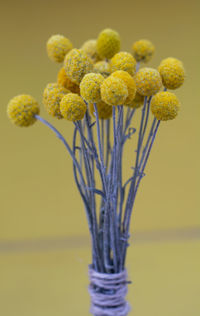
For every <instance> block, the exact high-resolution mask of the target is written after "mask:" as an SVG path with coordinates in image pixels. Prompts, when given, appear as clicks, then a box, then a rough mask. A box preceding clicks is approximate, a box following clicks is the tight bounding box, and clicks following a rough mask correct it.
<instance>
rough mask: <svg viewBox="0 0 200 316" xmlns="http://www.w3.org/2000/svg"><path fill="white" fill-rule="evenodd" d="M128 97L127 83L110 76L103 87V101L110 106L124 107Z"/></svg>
mask: <svg viewBox="0 0 200 316" xmlns="http://www.w3.org/2000/svg"><path fill="white" fill-rule="evenodd" d="M127 97H128V89H127V86H126V84H125V82H124V81H123V80H122V79H120V78H116V77H114V76H112V75H111V76H109V77H108V78H106V79H105V80H104V82H103V83H102V85H101V99H102V100H103V101H104V102H105V103H107V104H109V105H115V106H116V105H123V104H124V102H125V100H126V99H127Z"/></svg>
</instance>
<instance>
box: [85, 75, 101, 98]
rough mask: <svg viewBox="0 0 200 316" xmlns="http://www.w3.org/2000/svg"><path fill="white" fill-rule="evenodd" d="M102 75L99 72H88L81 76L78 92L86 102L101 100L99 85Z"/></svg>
mask: <svg viewBox="0 0 200 316" xmlns="http://www.w3.org/2000/svg"><path fill="white" fill-rule="evenodd" d="M103 81H104V77H103V76H102V75H101V74H95V73H90V74H87V75H85V76H84V77H83V80H82V81H81V83H80V93H81V96H82V98H83V99H84V100H85V101H87V102H89V103H90V102H95V103H96V102H99V101H100V100H101V91H100V87H101V84H102V82H103Z"/></svg>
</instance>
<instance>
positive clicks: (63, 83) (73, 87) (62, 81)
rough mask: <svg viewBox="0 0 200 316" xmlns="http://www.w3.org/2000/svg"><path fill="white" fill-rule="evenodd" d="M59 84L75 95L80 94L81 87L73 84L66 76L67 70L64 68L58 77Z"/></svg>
mask: <svg viewBox="0 0 200 316" xmlns="http://www.w3.org/2000/svg"><path fill="white" fill-rule="evenodd" d="M57 82H58V84H59V85H61V86H63V87H64V88H65V89H68V90H70V91H71V92H73V93H78V94H80V88H79V85H77V84H76V83H74V82H72V81H71V80H70V79H69V77H68V76H67V74H66V71H65V68H64V67H62V68H61V69H60V70H59V72H58V76H57Z"/></svg>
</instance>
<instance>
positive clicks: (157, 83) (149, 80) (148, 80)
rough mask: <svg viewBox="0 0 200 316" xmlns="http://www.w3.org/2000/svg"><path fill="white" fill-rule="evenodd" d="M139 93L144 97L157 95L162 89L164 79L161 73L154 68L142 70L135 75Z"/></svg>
mask: <svg viewBox="0 0 200 316" xmlns="http://www.w3.org/2000/svg"><path fill="white" fill-rule="evenodd" d="M134 78H135V82H136V87H137V91H138V93H139V94H141V95H144V96H151V95H153V94H155V93H157V92H158V91H159V90H160V89H161V87H162V79H161V76H160V74H159V72H158V71H157V70H156V69H153V68H142V69H140V70H139V71H138V72H137V73H136V75H135V77H134Z"/></svg>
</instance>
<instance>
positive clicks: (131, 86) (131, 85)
mask: <svg viewBox="0 0 200 316" xmlns="http://www.w3.org/2000/svg"><path fill="white" fill-rule="evenodd" d="M111 76H113V77H115V78H119V79H122V80H123V81H124V83H125V84H126V87H127V89H128V96H127V98H126V100H125V101H124V105H128V104H129V103H130V102H131V101H132V100H133V99H134V97H135V94H136V84H135V80H134V79H133V77H131V75H130V74H129V73H128V72H127V71H123V70H118V71H115V72H113V73H112V75H111Z"/></svg>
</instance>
